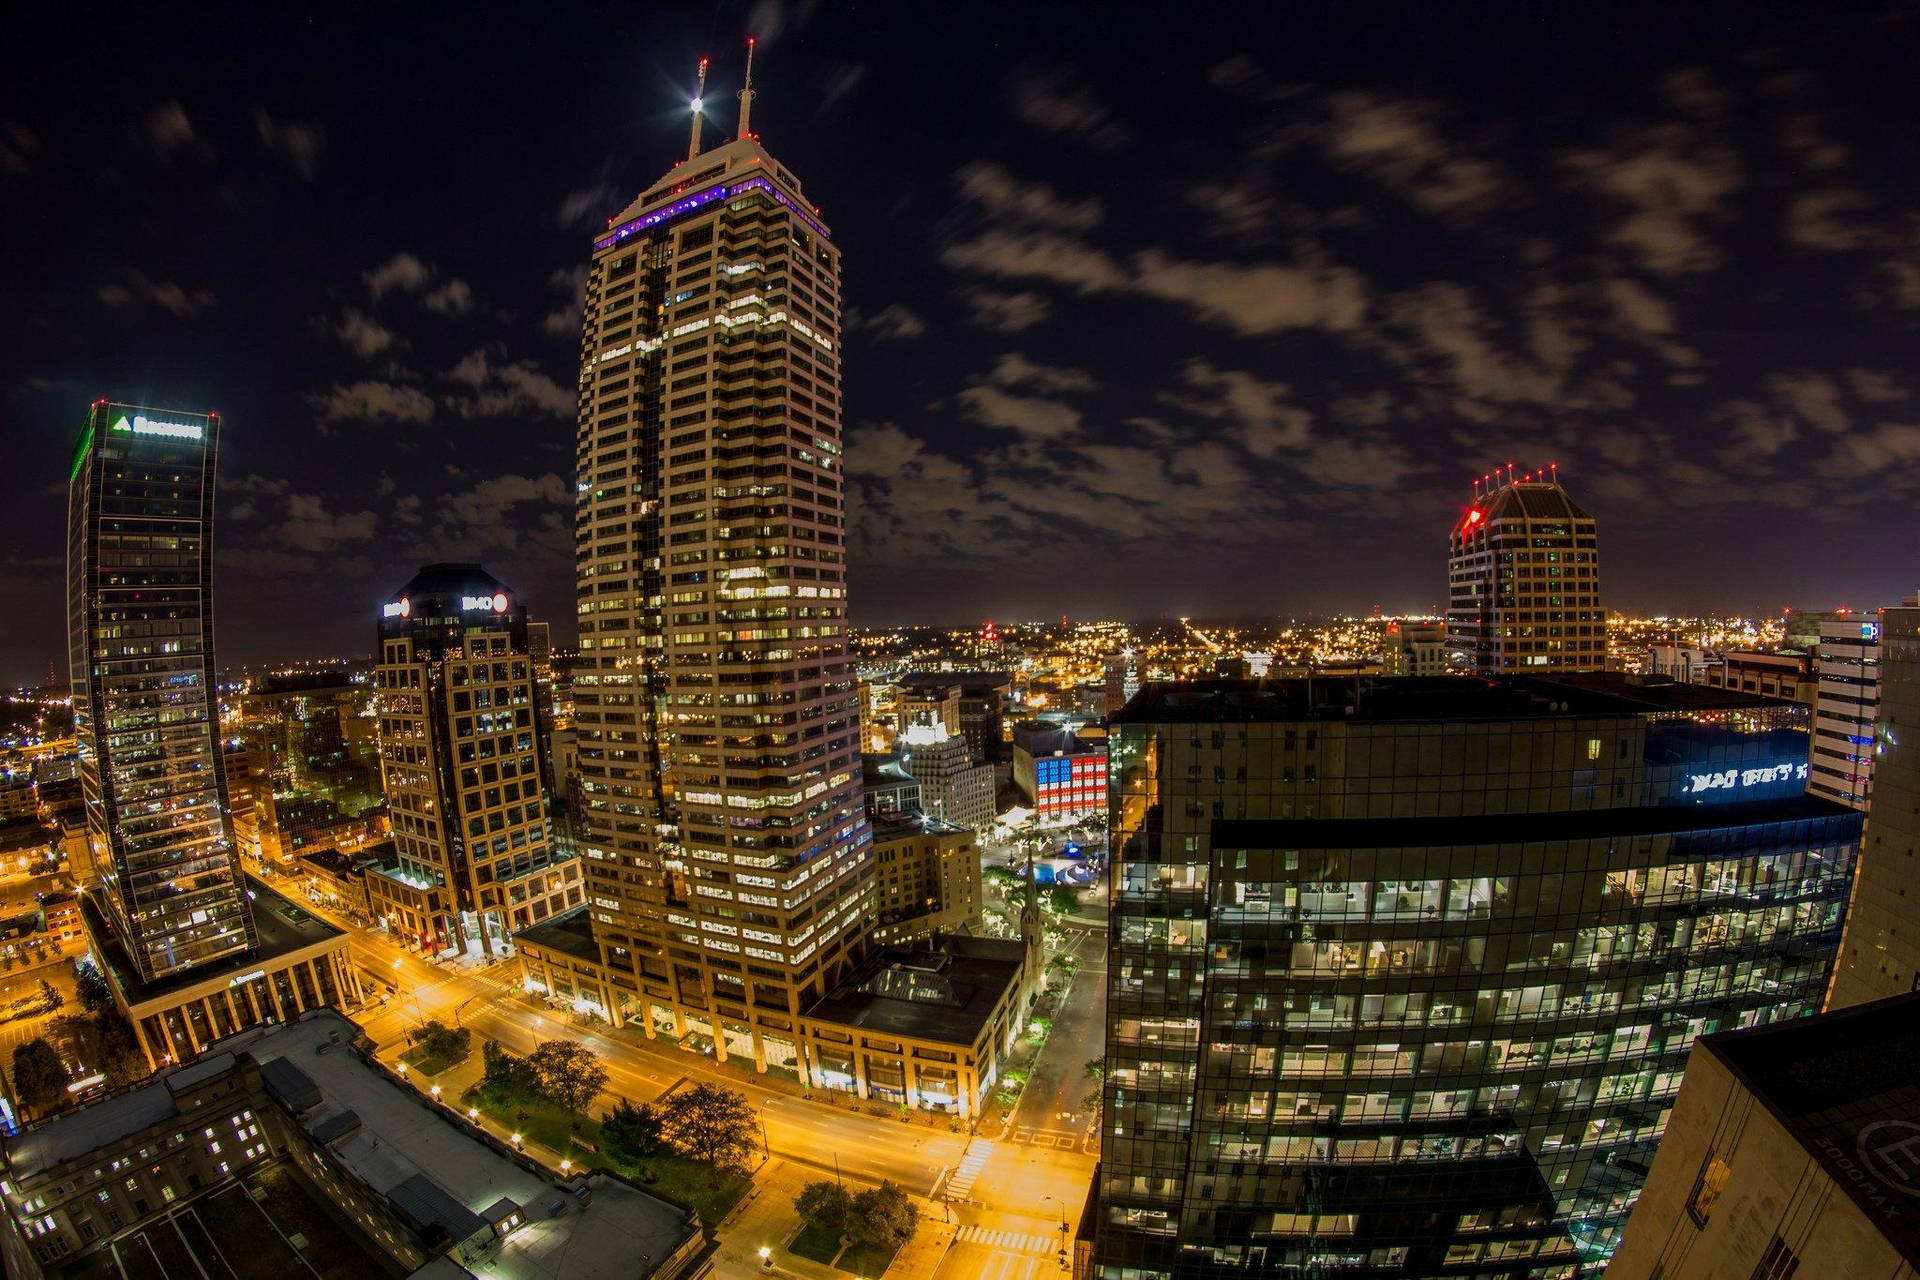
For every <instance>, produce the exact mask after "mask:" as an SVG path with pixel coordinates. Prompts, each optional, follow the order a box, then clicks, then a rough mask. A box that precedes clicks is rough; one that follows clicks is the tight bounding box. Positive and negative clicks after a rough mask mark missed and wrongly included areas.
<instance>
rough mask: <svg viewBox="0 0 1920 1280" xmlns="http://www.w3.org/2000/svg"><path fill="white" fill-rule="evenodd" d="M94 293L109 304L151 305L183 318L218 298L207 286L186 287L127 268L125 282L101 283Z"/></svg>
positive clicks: (111, 305) (198, 311)
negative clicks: (198, 287) (203, 287)
mask: <svg viewBox="0 0 1920 1280" xmlns="http://www.w3.org/2000/svg"><path fill="white" fill-rule="evenodd" d="M94 294H95V296H96V297H98V298H99V299H100V301H102V302H104V303H106V304H107V305H108V306H110V307H125V306H135V305H147V306H155V307H159V308H160V309H161V310H163V311H169V312H171V313H173V314H174V315H176V316H179V317H180V318H181V319H183V320H184V319H188V318H190V317H192V316H197V315H199V314H200V313H201V312H202V311H205V310H207V309H209V308H210V307H212V306H214V305H215V303H216V302H217V301H218V299H216V298H215V297H214V296H213V293H212V291H211V290H207V289H191V290H189V289H187V288H185V287H183V286H181V285H177V284H175V283H173V282H172V281H171V280H154V279H152V278H150V277H148V276H147V275H146V274H145V273H144V272H140V271H128V272H127V275H126V281H125V283H123V284H109V285H102V286H101V287H100V288H99V289H96V290H95V291H94Z"/></svg>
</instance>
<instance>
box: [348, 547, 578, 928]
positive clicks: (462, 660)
mask: <svg viewBox="0 0 1920 1280" xmlns="http://www.w3.org/2000/svg"><path fill="white" fill-rule="evenodd" d="M380 613H381V616H380V633H379V643H380V649H379V655H378V665H377V667H376V669H375V673H374V674H375V679H376V681H377V682H378V686H379V689H380V764H381V771H382V773H383V774H384V775H385V778H386V792H387V808H388V814H389V817H390V818H391V820H392V822H393V843H394V848H395V851H396V853H397V855H398V861H397V863H396V864H395V865H393V866H387V867H377V868H374V869H373V870H372V872H371V873H370V874H369V876H368V877H367V889H368V892H369V894H370V896H371V902H372V906H373V911H374V914H375V915H376V916H379V917H380V918H382V919H384V920H386V921H387V922H388V923H389V925H390V927H392V928H393V929H394V931H395V932H396V933H401V934H404V935H406V936H407V937H408V938H410V939H411V940H413V941H416V942H419V943H422V944H423V945H425V946H427V947H429V948H430V949H432V950H435V951H440V950H445V949H448V948H452V949H454V950H456V951H464V950H467V949H469V942H472V943H474V944H477V946H478V948H479V949H480V950H481V951H483V952H484V953H486V954H487V955H492V954H494V952H495V951H497V950H498V949H499V948H500V947H501V946H502V945H503V944H504V943H505V942H506V940H507V938H508V937H510V936H511V935H512V934H514V933H517V932H519V931H520V930H521V929H524V928H526V927H527V926H529V925H531V924H535V923H537V922H539V921H541V920H545V919H546V918H547V917H548V916H551V915H556V914H558V913H559V912H562V911H565V910H566V909H567V908H568V907H576V906H579V905H580V902H581V884H580V867H579V863H578V862H577V861H576V860H575V859H574V857H573V856H572V854H571V853H570V852H563V851H562V850H561V848H560V847H559V845H558V843H557V842H556V840H555V838H554V835H555V833H554V820H553V815H552V813H551V810H550V807H549V805H548V801H547V795H546V787H545V781H544V780H545V778H546V776H547V772H548V770H547V768H546V765H545V756H546V750H547V739H546V735H545V734H544V733H543V732H542V730H543V728H544V725H543V723H542V721H543V719H544V712H543V711H542V709H541V707H540V695H539V687H538V686H539V681H538V676H537V674H536V672H535V669H534V663H535V659H534V656H533V653H532V652H531V651H530V648H529V639H530V633H531V632H532V629H533V624H531V623H529V622H528V621H527V608H526V606H525V605H523V604H520V603H519V602H518V601H516V600H515V599H514V597H513V593H512V592H511V591H510V590H508V588H507V587H506V585H505V584H503V583H502V582H500V580H499V579H497V578H495V577H494V576H493V575H492V574H490V573H488V572H486V570H484V569H482V568H481V567H480V566H479V565H477V564H435V565H428V566H427V567H426V568H424V569H422V570H421V571H420V572H419V573H416V574H415V575H414V576H413V578H412V580H410V581H409V582H408V583H407V585H406V586H404V587H402V588H401V589H400V590H399V591H398V592H397V593H395V595H394V596H393V597H392V598H391V599H389V600H388V601H387V602H386V603H385V604H384V605H382V606H381V611H380Z"/></svg>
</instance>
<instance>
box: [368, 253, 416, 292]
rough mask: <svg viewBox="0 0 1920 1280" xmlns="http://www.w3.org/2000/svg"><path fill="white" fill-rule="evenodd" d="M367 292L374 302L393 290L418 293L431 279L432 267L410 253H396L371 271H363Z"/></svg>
mask: <svg viewBox="0 0 1920 1280" xmlns="http://www.w3.org/2000/svg"><path fill="white" fill-rule="evenodd" d="M361 278H362V279H364V280H365V281H366V282H367V292H368V293H369V294H371V295H372V296H373V300H374V301H375V302H378V301H380V299H381V298H382V297H384V296H386V295H387V294H388V293H391V292H393V291H394V290H396V289H397V290H399V291H400V292H402V293H418V292H420V290H422V289H424V288H426V287H427V282H428V281H430V280H432V279H433V268H432V267H429V266H428V265H427V264H426V263H424V262H422V261H420V259H418V258H416V257H414V256H413V255H412V254H411V253H396V254H394V255H393V257H391V258H389V259H387V260H386V261H385V262H383V263H381V264H380V265H379V266H377V267H375V268H374V269H373V270H372V271H367V272H363V273H362V276H361Z"/></svg>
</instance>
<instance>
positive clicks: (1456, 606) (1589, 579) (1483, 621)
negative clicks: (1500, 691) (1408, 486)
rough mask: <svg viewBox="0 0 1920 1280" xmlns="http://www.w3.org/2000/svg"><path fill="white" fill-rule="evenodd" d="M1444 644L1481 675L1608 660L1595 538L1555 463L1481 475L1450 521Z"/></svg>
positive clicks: (1594, 667) (1600, 664)
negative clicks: (1536, 469)
mask: <svg viewBox="0 0 1920 1280" xmlns="http://www.w3.org/2000/svg"><path fill="white" fill-rule="evenodd" d="M1450 550H1451V556H1450V559H1449V562H1448V600H1449V602H1450V603H1449V607H1448V612H1447V645H1448V648H1449V650H1450V651H1452V652H1454V653H1458V654H1460V655H1461V656H1462V658H1463V660H1464V662H1465V664H1466V666H1467V668H1468V669H1469V670H1472V671H1476V672H1478V673H1480V674H1481V675H1497V674H1500V673H1502V672H1508V671H1512V672H1520V673H1525V674H1543V673H1554V672H1560V671H1599V670H1603V669H1604V668H1605V667H1606V665H1607V617H1606V613H1605V612H1604V610H1602V608H1601V606H1600V544H1599V541H1598V539H1597V538H1596V536H1595V534H1594V523H1593V517H1592V516H1590V515H1588V514H1587V513H1586V511H1585V510H1583V509H1582V508H1581V507H1580V506H1579V505H1578V504H1576V503H1575V502H1574V500H1573V499H1572V498H1571V497H1569V496H1568V495H1567V491H1566V490H1565V489H1563V488H1562V487H1561V486H1560V482H1559V477H1558V474H1557V473H1556V472H1553V471H1551V470H1549V471H1547V472H1542V473H1534V474H1529V475H1526V476H1521V477H1515V476H1514V475H1513V473H1512V472H1511V471H1508V472H1502V473H1500V474H1499V475H1497V476H1493V477H1491V478H1489V479H1487V480H1486V481H1485V482H1484V483H1483V484H1482V485H1480V486H1478V487H1477V488H1476V489H1475V491H1474V496H1473V504H1472V505H1471V506H1469V507H1468V508H1467V512H1466V514H1465V515H1463V516H1461V517H1460V521H1459V523H1458V524H1456V525H1454V527H1453V535H1452V538H1451V542H1450Z"/></svg>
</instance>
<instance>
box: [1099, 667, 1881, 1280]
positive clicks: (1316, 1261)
mask: <svg viewBox="0 0 1920 1280" xmlns="http://www.w3.org/2000/svg"><path fill="white" fill-rule="evenodd" d="M1807 723H1808V712H1807V708H1805V707H1804V706H1800V705H1798V704H1794V703H1786V702H1778V701H1775V700H1772V699H1766V698H1760V697H1757V696H1755V695H1751V694H1744V693H1739V692H1735V691H1731V690H1720V689H1706V688H1701V687H1699V686H1694V685H1682V684H1672V683H1665V682H1643V681H1641V680H1639V679H1638V678H1637V677H1627V676H1620V675H1611V674H1607V673H1591V674H1580V675H1566V676H1556V677H1524V676H1507V677H1499V678H1493V679H1460V678H1457V677H1445V676H1442V677H1433V678H1426V679H1421V678H1408V679H1397V680H1370V679H1365V678H1361V679H1353V680H1333V679H1324V678H1317V679H1313V680H1286V681H1267V682H1263V683H1260V684H1249V683H1243V682H1205V683H1201V684H1196V685H1149V686H1148V687H1147V689H1146V690H1145V691H1143V693H1142V694H1141V696H1140V697H1139V698H1136V699H1135V700H1134V701H1133V703H1131V704H1130V705H1129V706H1128V707H1127V709H1126V710H1125V711H1124V712H1122V713H1121V715H1120V716H1119V717H1117V718H1116V719H1115V721H1114V722H1113V724H1112V726H1111V729H1112V735H1113V736H1112V750H1113V757H1114V759H1113V770H1112V778H1113V793H1112V801H1111V805H1112V807H1111V813H1112V835H1111V840H1112V861H1111V873H1110V874H1111V876H1112V880H1111V904H1112V921H1113V923H1112V927H1111V930H1110V932H1109V936H1108V986H1107V1018H1108V1030H1107V1053H1106V1061H1107V1083H1106V1090H1105V1106H1104V1109H1103V1115H1102V1129H1103V1132H1102V1138H1101V1166H1100V1172H1099V1175H1098V1186H1097V1191H1098V1207H1097V1212H1096V1213H1094V1214H1092V1215H1091V1217H1090V1220H1091V1221H1092V1223H1093V1224H1094V1225H1093V1226H1092V1227H1091V1229H1090V1230H1091V1234H1092V1236H1093V1250H1094V1258H1093V1260H1094V1263H1095V1269H1094V1271H1093V1274H1094V1275H1096V1276H1099V1277H1102V1280H1144V1278H1145V1277H1149V1276H1161V1277H1164V1276H1175V1277H1183V1278H1184V1277H1215V1276H1221V1277H1224V1276H1229V1275H1232V1276H1244V1275H1271V1276H1298V1275H1321V1274H1334V1273H1338V1274H1340V1275H1354V1276H1379V1277H1388V1276H1392V1277H1401V1278H1405V1277H1435V1276H1442V1275H1445V1276H1472V1277H1481V1278H1484V1280H1494V1278H1495V1277H1498V1278H1500V1280H1509V1278H1511V1277H1516V1276H1527V1277H1540V1278H1541V1280H1567V1278H1569V1277H1572V1276H1574V1275H1576V1274H1585V1273H1586V1272H1584V1271H1581V1270H1579V1268H1582V1267H1587V1266H1590V1265H1591V1264H1592V1263H1595V1262H1599V1261H1603V1260H1604V1259H1605V1258H1606V1257H1607V1255H1608V1254H1609V1253H1610V1252H1611V1251H1612V1249H1613V1247H1614V1245H1615V1243H1616V1242H1617V1238H1618V1232H1619V1228H1620V1225H1621V1223H1622V1222H1623V1221H1624V1220H1625V1218H1626V1215H1627V1214H1628V1212H1629V1211H1630V1210H1631V1209H1632V1207H1633V1204H1634V1201H1635V1198H1636V1196H1637V1194H1638V1190H1639V1186H1640V1181H1641V1179H1643V1178H1644V1177H1645V1173H1646V1169H1647V1167H1648V1164H1649V1163H1650V1160H1651V1157H1652V1152H1653V1148H1654V1146H1655V1143H1656V1142H1657V1140H1658V1138H1659V1136H1660V1134H1661V1133H1662V1131H1663V1129H1664V1126H1665V1120H1666V1115H1667V1111H1668V1109H1669V1107H1670V1106H1671V1104H1672V1101H1673V1098H1674V1095H1675V1093H1676V1091H1677V1090H1678V1089H1679V1086H1680V1077H1681V1073H1682V1070H1683V1068H1684V1066H1685V1063H1686V1060H1687V1053H1688V1050H1689V1048H1690V1047H1691V1045H1692V1043H1693V1041H1694V1039H1695V1038H1696V1037H1698V1036H1700V1035H1702V1034H1706V1033H1708V1032H1711V1031H1716V1030H1726V1029H1732V1028H1736V1027H1745V1026H1752V1025H1756V1024H1760V1023H1766V1022H1775V1021H1780V1020H1783V1019H1788V1018H1794V1017H1799V1016H1803V1015H1806V1014H1810V1013H1812V1012H1814V1011H1815V1010H1817V1009H1818V1007H1819V1004H1820V1000H1821V997H1822V994H1823V992H1824V990H1825V986H1826V982H1827V977H1828V974H1829V972H1830V970H1831V966H1832V964H1833V959H1834V954H1835V949H1836V946H1837V943H1838V939H1839V934H1840V928H1841V918H1842V913H1843V911H1844V909H1845V906H1846V903H1847V896H1848V890H1849V887H1850V885H1851V881H1852V874H1853V867H1854V858H1855V854H1856V852H1857V849H1858V841H1859V834H1860V823H1861V819H1860V815H1859V814H1857V813H1855V812H1852V811H1851V810H1848V809H1845V808H1843V807H1841V806H1839V805H1837V804H1834V803H1833V802H1832V801H1830V800H1826V799H1824V798H1821V797H1817V796H1811V795H1808V794H1806V792H1805V786H1806V778H1807ZM1863 884H1864V882H1863Z"/></svg>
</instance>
